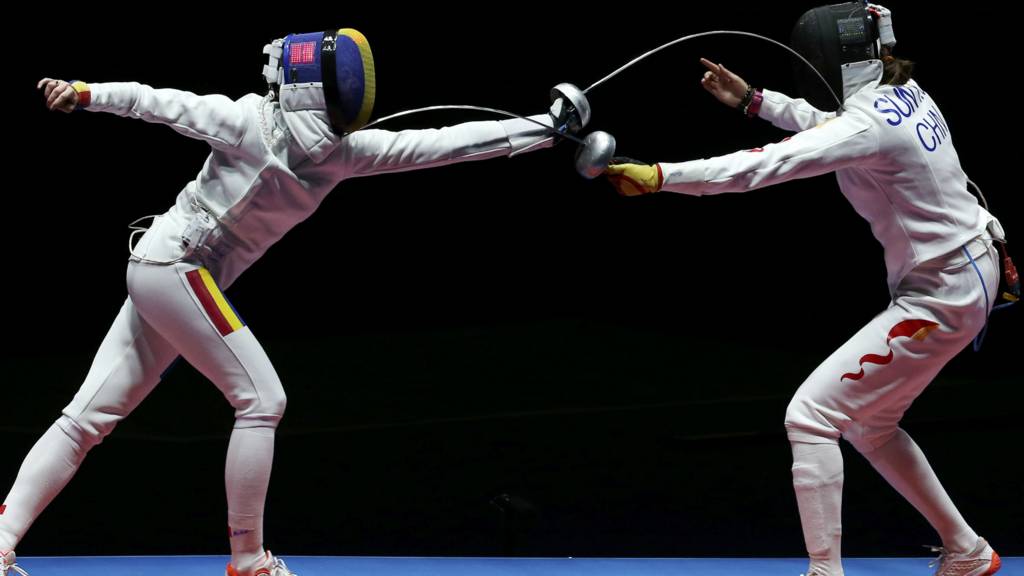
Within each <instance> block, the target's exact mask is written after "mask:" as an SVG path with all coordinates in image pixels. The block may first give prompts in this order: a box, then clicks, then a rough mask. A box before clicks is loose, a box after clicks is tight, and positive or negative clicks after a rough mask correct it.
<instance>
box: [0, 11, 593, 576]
mask: <svg viewBox="0 0 1024 576" xmlns="http://www.w3.org/2000/svg"><path fill="white" fill-rule="evenodd" d="M264 52H265V53H266V54H268V60H269V62H268V64H267V66H266V67H265V69H264V74H265V76H266V77H267V79H268V82H269V84H270V92H269V93H268V94H267V95H258V94H248V95H246V96H243V97H242V98H240V99H238V100H231V99H230V98H227V97H225V96H218V95H208V96H199V95H196V94H192V93H189V92H183V91H180V90H172V89H154V88H151V87H149V86H145V85H142V84H138V83H134V82H127V83H91V84H86V83H84V82H72V83H70V84H69V83H67V82H63V81H58V80H51V79H45V80H43V81H41V82H40V83H39V87H40V88H41V89H43V90H44V91H45V95H46V97H47V102H48V105H49V106H50V107H51V109H56V110H64V111H68V110H70V109H73V108H75V107H76V106H77V107H79V108H82V109H85V110H88V111H92V112H109V113H112V114H116V115H119V116H124V117H128V118H138V119H142V120H144V121H146V122H153V123H158V124H165V125H167V126H170V127H171V128H173V129H174V130H175V131H177V132H179V133H181V134H184V135H185V136H188V137H191V138H196V139H199V140H203V141H205V142H207V143H208V144H209V145H210V148H211V152H210V155H209V157H208V158H207V159H206V162H205V164H204V165H203V167H202V169H201V170H200V171H199V174H198V176H197V177H196V178H195V180H193V181H191V182H189V183H188V184H187V185H186V186H185V187H184V189H183V190H182V191H181V192H180V193H179V194H178V197H177V201H176V202H175V203H174V205H173V206H172V207H171V208H170V209H169V210H168V211H167V212H166V213H164V214H163V215H161V216H158V217H156V218H155V219H154V220H153V221H152V223H151V224H150V225H149V226H148V230H147V231H146V232H145V233H144V235H142V237H141V238H139V239H138V242H137V244H135V245H134V247H133V248H132V254H131V258H130V262H129V264H128V273H127V285H128V299H127V300H126V301H125V303H124V305H123V307H122V308H121V311H120V314H119V315H118V316H117V318H116V319H115V320H114V323H113V326H112V327H111V328H110V331H109V332H108V334H107V336H106V338H105V339H104V340H103V343H102V344H101V345H100V348H99V351H98V353H97V354H96V357H95V360H94V361H93V364H92V367H91V369H90V370H89V373H88V375H87V376H86V378H85V382H84V383H83V385H82V387H81V389H80V390H79V392H78V393H77V395H76V396H75V397H74V399H73V400H72V401H71V403H70V404H69V405H68V406H67V407H66V408H65V409H64V410H63V414H62V416H61V417H60V418H59V419H57V421H56V422H55V423H54V424H53V426H51V427H50V429H49V430H47V431H46V433H45V434H44V435H43V437H42V438H41V439H40V440H39V441H38V443H37V444H36V445H35V447H34V448H33V449H32V450H31V451H30V452H29V454H28V456H27V457H26V459H25V461H24V463H23V465H22V467H21V469H20V471H19V474H18V477H17V480H16V481H15V484H14V486H13V488H12V489H11V491H10V493H9V494H8V496H7V498H6V499H5V500H4V502H3V507H2V508H0V576H7V574H8V571H12V570H13V571H19V570H21V569H20V568H19V567H17V566H16V565H15V556H14V553H13V550H14V548H15V547H16V546H17V544H18V542H19V541H21V539H22V538H23V536H24V535H25V533H26V531H27V530H28V529H29V527H30V525H31V524H32V522H33V521H34V520H35V519H36V517H38V515H39V514H40V513H41V512H42V511H43V509H44V508H45V507H46V506H47V505H48V504H49V503H50V501H51V500H52V499H53V498H54V497H55V496H56V495H57V493H58V492H60V491H61V489H63V487H64V486H65V485H66V483H67V482H68V481H69V480H70V479H71V477H72V476H73V475H74V473H75V471H76V470H77V469H78V467H79V466H80V464H81V463H82V460H83V458H84V457H85V455H86V453H87V452H88V451H89V450H90V449H91V448H92V447H93V446H95V445H96V444H98V443H100V441H102V440H103V438H104V437H105V436H107V435H108V434H109V433H110V432H111V431H112V430H113V428H114V426H115V425H116V424H117V423H118V422H119V421H121V420H122V419H123V418H125V417H126V416H127V415H128V414H129V413H131V412H132V410H133V409H134V408H135V407H136V406H137V405H138V404H139V402H141V401H142V400H143V398H145V397H146V396H147V395H148V394H149V393H150V392H151V391H152V390H153V388H154V387H155V386H156V385H157V384H158V382H159V381H160V377H161V373H162V372H164V370H165V369H166V368H167V367H168V365H169V364H170V363H171V362H172V360H173V359H174V358H175V357H176V356H178V355H181V356H182V357H184V358H185V359H186V360H187V361H188V362H189V363H191V364H192V365H193V366H195V367H196V368H197V369H198V370H199V371H201V372H202V373H203V374H204V375H205V376H206V377H207V378H209V379H210V381H212V382H213V383H214V384H215V385H216V386H217V387H218V388H219V389H220V391H221V392H222V393H223V394H224V396H225V398H226V399H227V400H228V402H230V403H231V405H232V406H233V407H234V408H235V425H234V429H233V432H232V434H231V440H230V443H229V447H228V454H227V465H226V471H225V479H226V484H227V497H228V524H229V526H230V530H229V532H230V542H231V552H232V560H231V563H230V564H229V566H228V573H229V574H230V575H231V576H239V575H241V576H248V575H251V574H267V575H270V576H285V575H287V574H289V572H288V570H287V568H286V567H285V566H284V564H283V563H282V562H281V561H280V560H279V559H277V558H275V557H274V556H272V555H271V554H270V553H269V552H267V551H266V550H265V549H264V548H263V510H264V502H265V499H266V493H267V488H268V483H269V478H270V471H271V462H272V459H273V447H274V434H275V429H276V427H277V424H278V422H279V421H280V419H281V417H282V415H283V414H284V410H285V391H284V387H283V386H282V384H281V381H280V379H279V378H278V374H277V373H276V371H275V370H274V367H273V366H272V365H271V362H270V360H269V359H268V358H267V355H266V353H265V352H264V351H263V349H262V347H261V346H260V343H259V341H258V340H257V338H256V336H255V335H254V333H253V332H252V331H251V330H250V329H249V328H248V327H247V326H246V325H245V323H244V321H243V320H242V317H241V316H240V315H239V314H238V313H237V312H236V311H235V310H234V308H233V307H232V306H231V305H230V303H229V302H228V300H227V299H226V297H225V296H224V294H223V292H222V290H223V289H226V288H227V287H229V286H230V285H231V284H232V283H233V282H234V281H235V279H237V278H238V276H239V275H240V274H241V273H242V272H244V271H245V270H246V269H247V268H248V267H249V266H250V265H251V264H252V263H253V262H255V261H256V260H257V259H259V258H260V256H262V255H263V253H264V252H266V250H267V249H268V248H269V247H270V246H272V245H273V244H274V243H275V242H277V241H278V240H279V239H280V238H281V237H282V236H283V235H284V234H286V233H287V232H288V231H289V230H290V229H291V228H292V227H293V226H295V225H296V224H298V223H299V222H302V221H303V220H305V219H306V218H308V217H309V216H310V215H311V214H312V213H313V212H314V211H315V210H316V209H317V207H318V206H319V205H320V203H321V202H322V201H323V199H324V197H325V196H326V195H327V194H328V193H329V192H330V191H332V190H333V189H334V188H335V187H336V186H337V185H338V184H339V183H340V182H342V181H343V180H346V179H348V178H356V177H361V176H372V175H375V174H384V173H389V172H399V171H406V170H417V169H423V168H428V167H432V166H442V165H447V164H454V163H457V162H466V161H471V160H484V159H488V158H495V157H499V156H509V155H512V154H517V153H521V152H525V151H529V150H536V149H541V148H544V147H548V146H550V145H551V144H552V142H553V141H554V138H555V137H557V136H553V135H552V134H553V133H554V132H552V130H549V129H546V128H544V127H543V126H539V125H537V124H536V123H533V122H530V121H526V120H523V119H511V120H505V121H484V122H469V123H465V124H459V125H456V126H452V127H446V128H441V129H437V130H434V129H431V130H406V131H400V132H391V131H385V130H375V129H365V130H358V128H360V127H361V126H363V125H365V124H366V122H367V120H368V118H369V115H370V110H371V108H372V105H373V99H374V94H375V85H374V70H373V59H372V55H371V53H370V50H369V45H368V44H367V42H366V39H365V38H364V37H363V36H362V35H361V34H359V33H358V32H356V31H354V30H351V29H342V30H338V31H337V32H318V33H312V34H293V35H290V36H288V37H287V38H285V39H282V40H278V41H275V42H274V43H272V44H270V45H267V46H266V47H265V48H264ZM576 113H577V112H576V111H575V110H574V109H572V108H571V107H569V106H567V105H566V104H565V102H564V101H562V100H558V101H556V102H555V104H554V105H553V106H552V109H551V111H550V112H549V113H544V114H541V115H538V116H534V117H532V118H533V120H535V121H538V122H540V123H541V124H544V125H546V126H549V127H554V126H556V125H558V126H559V127H562V126H566V125H568V124H572V125H573V126H576V127H578V126H579V124H580V123H582V122H585V119H580V118H574V117H573V115H574V114H576ZM502 169H504V170H508V169H513V167H511V166H504V167H502Z"/></svg>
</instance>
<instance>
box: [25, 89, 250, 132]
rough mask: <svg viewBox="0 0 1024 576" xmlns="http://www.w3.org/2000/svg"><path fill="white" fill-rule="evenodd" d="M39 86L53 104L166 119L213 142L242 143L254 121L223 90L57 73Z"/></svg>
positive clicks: (64, 109) (179, 129) (56, 108)
mask: <svg viewBox="0 0 1024 576" xmlns="http://www.w3.org/2000/svg"><path fill="white" fill-rule="evenodd" d="M37 87H38V88H39V89H40V90H42V91H43V96H44V97H45V98H46V106H47V108H49V109H50V110H53V111H60V112H71V111H73V110H75V109H76V108H83V109H86V110H90V111H94V112H110V113H112V114H117V115H118V116H124V117H128V118H138V119H141V120H145V121H146V122H153V123H158V124H166V125H168V126H170V127H171V128H173V129H174V130H175V131H177V132H178V133H180V134H184V135H185V136H188V137H190V138H196V139H199V140H203V141H205V142H208V143H209V144H210V145H212V146H218V147H232V146H237V145H238V144H239V143H240V142H241V141H242V138H243V136H244V135H245V131H246V129H247V127H248V126H247V121H246V116H245V113H244V110H243V109H242V106H241V105H240V104H239V103H238V102H235V101H233V100H231V99H230V98H228V97H226V96H221V95H208V96H200V95H197V94H193V93H191V92H186V91H183V90H173V89H155V88H152V87H150V86H147V85H145V84H139V83H137V82H109V83H95V84H86V83H84V82H75V83H68V82H65V81H63V80H55V79H52V78H44V79H42V80H40V81H39V83H38V85H37Z"/></svg>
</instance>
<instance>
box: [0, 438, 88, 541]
mask: <svg viewBox="0 0 1024 576" xmlns="http://www.w3.org/2000/svg"><path fill="white" fill-rule="evenodd" d="M86 452H87V450H83V449H82V448H81V447H79V445H78V444H77V443H76V442H75V441H74V440H72V439H71V438H70V437H69V436H68V435H67V434H65V433H64V431H63V430H61V429H60V427H58V426H57V425H56V424H53V425H51V426H50V428H49V429H48V430H47V431H46V432H45V433H43V436H42V437H41V438H40V439H39V441H38V442H36V444H35V446H33V447H32V449H31V450H29V453H28V455H27V456H26V457H25V461H24V462H23V463H22V464H21V469H20V470H19V471H18V477H17V479H16V480H15V481H14V486H13V487H12V488H11V492H10V494H8V495H7V499H6V500H4V503H3V505H2V506H0V510H2V512H0V550H8V551H9V550H14V548H15V547H16V546H17V545H18V542H20V541H21V539H22V538H23V537H24V536H25V532H27V531H28V529H29V527H31V526H32V523H33V522H35V520H36V518H38V517H39V515H40V514H42V512H43V510H44V509H45V508H46V507H47V506H48V505H49V504H50V502H52V501H53V499H54V498H55V497H56V496H57V494H59V493H60V491H61V490H63V489H64V487H65V486H67V483H68V481H69V480H71V477H72V476H74V475H75V472H77V471H78V467H79V466H80V465H81V464H82V460H83V459H84V458H85V454H86Z"/></svg>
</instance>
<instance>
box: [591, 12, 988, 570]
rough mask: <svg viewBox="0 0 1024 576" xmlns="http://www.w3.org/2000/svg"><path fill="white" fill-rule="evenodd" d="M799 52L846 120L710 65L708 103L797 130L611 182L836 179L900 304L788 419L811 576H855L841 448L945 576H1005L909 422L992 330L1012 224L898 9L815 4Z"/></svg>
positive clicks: (839, 358) (814, 91) (828, 364)
mask: <svg viewBox="0 0 1024 576" xmlns="http://www.w3.org/2000/svg"><path fill="white" fill-rule="evenodd" d="M793 44H794V48H795V49H796V50H798V51H799V52H801V53H802V54H803V55H804V56H805V57H807V58H808V60H809V61H810V62H811V63H813V64H814V67H815V68H816V69H817V70H818V71H819V72H820V73H821V74H822V76H823V77H824V79H826V80H827V81H828V84H829V85H830V86H831V87H832V88H833V91H834V92H835V93H836V94H837V95H841V99H842V105H841V108H840V109H839V110H838V111H832V112H826V111H823V110H822V108H825V107H827V106H828V105H829V104H830V103H831V107H832V109H833V110H835V108H836V101H835V98H833V97H831V96H830V95H829V93H828V90H827V89H826V90H825V92H824V93H823V94H822V93H821V91H820V90H818V88H822V87H824V85H825V83H824V82H822V79H821V78H817V77H814V76H807V77H804V78H802V79H801V84H800V86H801V88H802V89H804V93H805V96H806V98H801V99H793V98H790V97H788V96H786V95H784V94H781V93H779V92H773V91H770V90H755V89H753V88H752V87H750V86H749V85H748V84H747V83H746V82H744V81H743V80H742V79H741V78H740V77H739V76H737V75H735V74H733V73H732V72H730V71H728V70H726V69H725V68H723V67H721V66H719V65H716V64H714V63H712V62H710V61H706V60H705V61H704V62H705V65H706V66H707V67H708V68H709V70H708V71H707V72H706V73H705V77H704V79H703V81H702V83H703V85H704V86H705V88H706V89H708V91H709V92H711V93H712V94H714V95H715V96H716V97H718V98H719V100H721V101H722V102H724V103H726V104H728V105H731V106H735V107H738V108H741V109H742V110H743V112H745V113H746V114H747V115H748V116H751V117H753V116H760V117H761V118H763V119H765V120H767V121H769V122H771V123H772V124H774V125H775V126H777V127H779V128H782V129H783V130H787V131H790V132H795V134H794V135H793V136H791V137H789V138H786V139H785V140H784V141H782V142H779V143H774V144H768V145H766V146H764V147H761V148H755V149H751V150H743V151H739V152H735V153H732V154H727V155H724V156H721V157H717V158H708V159H702V160H695V161H690V162H682V163H660V164H656V165H645V164H641V163H637V162H635V161H634V162H630V161H626V162H623V163H622V164H619V165H613V166H610V167H609V171H608V177H609V179H610V180H611V182H612V184H613V185H614V186H615V187H616V188H617V189H618V190H619V192H620V193H622V194H624V195H630V196H631V195H636V194H643V193H649V192H655V191H658V190H664V191H669V192H678V193H682V194H690V195H695V196H701V195H711V194H719V193H724V192H746V191H750V190H755V189H759V188H764V187H766V186H771V185H773V184H779V183H782V182H786V181H789V180H793V179H797V178H807V177H811V176H817V175H821V174H826V173H830V172H834V173H835V175H836V178H837V179H838V183H839V189H840V191H841V192H842V193H843V195H844V196H845V197H846V198H847V200H849V202H850V204H852V205H853V208H854V210H856V211H857V213H858V214H860V215H861V216H862V217H863V218H864V219H865V220H867V221H868V223H869V224H870V225H871V230H872V232H873V234H874V236H875V238H876V239H877V240H878V242H879V243H881V245H882V247H883V248H884V252H885V263H886V268H887V271H888V285H889V291H890V293H891V296H892V301H891V304H890V305H889V307H888V308H887V309H886V310H884V311H882V312H881V313H880V314H879V315H878V316H876V317H875V318H874V319H873V320H872V321H871V322H870V323H868V325H867V326H865V327H864V328H862V329H861V330H860V331H858V332H857V333H856V334H855V335H854V336H853V337H852V338H851V339H850V340H849V341H848V342H846V343H845V344H844V345H843V346H842V347H840V348H839V349H838V350H837V351H836V352H835V353H833V354H832V355H831V356H830V357H829V358H828V359H826V360H825V361H824V362H823V363H822V364H821V365H820V366H819V367H818V368H817V369H816V370H815V371H814V372H813V373H812V374H811V375H810V376H809V377H808V378H807V380H806V381H805V382H804V383H803V384H802V385H801V386H800V388H799V389H798V390H797V392H796V394H795V396H794V397H793V400H792V402H791V403H790V405H789V408H788V410H787V413H786V420H785V424H786V430H787V434H788V437H789V440H790V443H791V445H792V450H793V460H794V462H793V484H794V487H795V490H796V495H797V501H798V504H799V509H800V516H801V521H802V526H803V531H804V538H805V543H806V546H807V551H808V554H809V556H810V560H811V562H810V567H809V570H808V574H809V575H810V574H813V575H816V576H840V575H842V574H843V568H842V563H841V559H840V533H841V518H840V508H841V499H842V484H843V463H842V457H841V455H840V450H839V446H838V441H839V438H840V437H842V438H845V439H846V440H848V441H849V442H850V443H851V444H852V445H853V446H854V447H855V448H856V449H857V450H858V451H859V452H861V453H862V454H863V455H864V456H865V457H866V458H867V460H868V461H869V462H871V464H872V465H873V466H874V467H875V468H876V469H877V470H878V471H879V472H880V473H881V474H882V476H884V477H885V479H886V480H887V481H888V482H889V483H890V484H892V486H893V487H894V488H896V489H897V490H898V491H899V492H900V493H901V494H902V495H903V496H904V497H905V498H906V499H907V500H908V501H909V502H910V503H911V504H913V505H914V506H915V507H916V508H917V509H918V510H919V511H920V512H921V513H922V514H923V515H924V516H925V518H927V520H928V521H929V522H930V523H931V525H932V526H933V527H934V528H935V530H936V531H937V532H938V533H939V535H940V537H941V538H942V541H943V546H944V548H945V550H944V551H943V553H942V555H941V557H940V560H939V564H940V567H939V570H938V572H937V574H940V575H943V576H946V575H949V576H952V575H956V576H980V575H983V574H992V573H994V572H995V571H996V570H997V569H998V568H999V557H998V555H996V554H995V552H994V551H993V550H992V548H991V546H989V545H988V543H987V542H986V541H985V540H984V539H982V538H979V537H978V535H977V534H976V533H975V532H974V530H972V529H971V527H970V526H969V525H968V524H967V522H966V521H965V520H964V518H963V517H962V516H961V514H960V512H959V511H958V510H957V508H956V507H955V506H954V505H953V503H952V501H951V500H950V498H949V496H948V495H947V494H946V492H945V490H944V489H943V488H942V486H941V485H940V483H939V481H938V479H937V478H936V476H935V474H934V472H933V471H932V469H931V467H930V466H929V464H928V462H927V460H926V459H925V457H924V455H923V454H922V452H921V450H920V449H919V448H918V446H917V445H916V444H915V443H914V442H913V440H911V438H910V437H909V436H908V435H907V434H906V432H904V431H903V430H902V429H901V428H900V427H899V422H900V420H901V419H902V417H903V414H904V412H905V411H906V410H907V408H908V407H909V406H910V405H911V403H912V402H913V401H914V399H915V398H917V396H918V395H919V394H921V392H922V391H923V390H924V389H925V387H926V386H927V385H928V384H929V383H930V382H931V381H932V379H933V378H934V377H935V375H936V374H937V373H938V371H939V370H940V369H941V368H942V367H943V366H944V365H945V364H946V363H947V362H948V361H949V360H950V359H951V358H952V357H953V356H955V355H956V354H957V353H958V352H960V351H961V350H962V349H963V348H964V347H965V346H966V345H967V344H968V343H969V342H970V341H971V340H972V339H973V338H974V337H975V335H976V334H978V333H979V331H980V330H981V329H982V327H983V326H984V325H985V323H986V319H987V317H988V314H989V312H990V310H991V308H992V304H993V303H994V301H995V298H996V291H997V288H998V286H999V264H998V259H997V256H996V250H995V248H994V246H993V244H994V243H995V242H1000V241H1002V240H1004V236H1003V232H1002V229H1001V228H1000V226H999V223H998V221H997V220H996V219H995V218H993V216H992V215H991V214H989V213H988V212H987V211H986V210H985V209H984V208H983V207H982V206H981V205H979V202H978V201H977V199H976V198H975V197H974V196H973V195H972V194H971V193H970V192H969V191H968V188H967V185H968V182H967V176H966V175H965V174H964V171H963V170H962V169H961V167H960V161H959V159H958V157H957V153H956V150H955V149H954V147H953V139H952V134H951V132H950V128H949V125H948V123H947V122H946V120H945V119H944V117H943V116H942V112H941V111H940V110H939V107H938V106H937V105H936V103H935V101H934V100H933V99H932V97H931V96H930V95H929V94H928V93H927V92H926V91H925V90H924V89H923V88H922V87H921V86H920V85H918V84H917V82H915V81H914V80H910V79H909V69H907V68H906V67H907V66H909V63H908V62H906V61H898V60H896V59H895V58H894V57H893V56H892V55H891V51H892V48H893V45H894V44H895V37H894V36H893V33H892V20H891V13H890V12H889V11H888V10H886V9H885V8H884V7H881V6H876V5H870V6H866V5H865V4H864V3H863V2H851V3H847V4H840V5H833V6H824V7H820V8H815V9H812V10H810V11H808V12H807V13H806V14H805V15H804V16H803V17H802V18H801V19H800V21H799V22H798V24H797V26H796V28H795V29H794V37H793ZM901 67H902V68H903V72H904V73H905V76H904V75H902V74H900V73H899V71H900V69H901ZM808 100H811V101H810V102H809V101H808Z"/></svg>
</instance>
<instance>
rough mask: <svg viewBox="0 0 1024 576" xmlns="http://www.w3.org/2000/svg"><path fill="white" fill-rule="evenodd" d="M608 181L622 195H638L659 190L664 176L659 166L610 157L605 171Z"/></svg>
mask: <svg viewBox="0 0 1024 576" xmlns="http://www.w3.org/2000/svg"><path fill="white" fill-rule="evenodd" d="M605 176H607V178H608V181H609V182H611V184H612V186H614V187H615V190H616V191H617V192H618V193H619V194H621V195H623V196H639V195H641V194H650V193H652V192H657V191H658V190H661V185H662V184H664V182H665V177H664V176H663V175H662V174H661V166H659V165H657V164H655V165H653V166H652V165H650V164H643V163H641V162H637V161H635V160H628V159H618V158H616V159H612V164H610V165H609V166H608V169H607V170H606V171H605Z"/></svg>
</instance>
